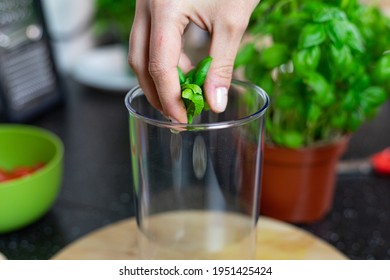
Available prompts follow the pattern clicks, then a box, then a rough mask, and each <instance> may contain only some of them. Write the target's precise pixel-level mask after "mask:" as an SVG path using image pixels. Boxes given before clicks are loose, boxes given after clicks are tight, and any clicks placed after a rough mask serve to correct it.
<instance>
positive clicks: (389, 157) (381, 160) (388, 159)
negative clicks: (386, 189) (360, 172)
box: [371, 147, 390, 175]
mask: <svg viewBox="0 0 390 280" xmlns="http://www.w3.org/2000/svg"><path fill="white" fill-rule="evenodd" d="M371 162H372V166H373V168H374V170H375V171H376V172H378V173H380V174H387V175H390V147H389V148H386V149H384V150H383V151H381V152H379V153H376V154H374V155H373V156H372V157H371Z"/></svg>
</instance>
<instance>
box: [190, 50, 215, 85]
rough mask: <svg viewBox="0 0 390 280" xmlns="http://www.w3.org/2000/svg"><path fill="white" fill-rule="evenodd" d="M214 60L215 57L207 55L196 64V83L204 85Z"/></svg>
mask: <svg viewBox="0 0 390 280" xmlns="http://www.w3.org/2000/svg"><path fill="white" fill-rule="evenodd" d="M212 61H213V59H212V58H211V56H207V57H206V58H204V59H202V60H201V61H200V62H199V63H198V64H197V65H196V67H195V74H194V80H193V82H194V84H197V85H198V86H200V87H201V86H203V84H204V81H205V80H206V76H207V73H208V72H209V69H210V66H211V62H212Z"/></svg>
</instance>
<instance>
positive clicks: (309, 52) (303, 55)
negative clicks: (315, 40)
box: [293, 46, 321, 74]
mask: <svg viewBox="0 0 390 280" xmlns="http://www.w3.org/2000/svg"><path fill="white" fill-rule="evenodd" d="M320 58H321V49H320V47H319V46H314V47H310V48H305V49H302V50H300V51H298V52H296V53H294V54H293V64H294V70H295V71H297V72H298V73H301V74H305V73H307V72H308V71H313V70H315V69H316V68H317V66H318V63H319V62H320Z"/></svg>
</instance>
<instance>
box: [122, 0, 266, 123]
mask: <svg viewBox="0 0 390 280" xmlns="http://www.w3.org/2000/svg"><path fill="white" fill-rule="evenodd" d="M258 3H259V0H186V1H182V0H137V3H136V14H135V18H134V22H133V27H132V31H131V34H130V49H129V64H130V66H131V67H132V68H133V70H134V73H135V74H136V76H137V78H138V81H139V83H140V86H141V88H142V89H143V91H144V93H145V95H146V97H147V99H148V101H149V102H150V103H151V104H152V106H154V107H155V108H156V109H158V110H159V111H160V112H162V113H163V114H164V115H165V116H166V117H167V118H169V119H170V120H171V121H173V122H180V123H186V122H187V116H186V110H185V107H184V104H183V102H182V100H181V89H180V83H179V78H178V72H177V66H179V67H180V68H181V69H183V71H185V72H186V71H189V70H190V69H191V68H192V66H191V62H190V60H189V58H188V57H187V55H186V54H185V53H184V52H183V35H184V32H185V29H186V27H187V25H188V24H189V23H190V22H193V23H195V24H196V25H198V26H199V27H200V28H202V29H204V30H207V31H208V32H209V33H210V36H211V42H210V50H209V55H210V56H211V57H213V63H212V64H211V68H210V70H209V73H208V75H207V78H206V81H205V83H204V90H205V94H206V99H207V102H208V103H209V105H210V109H211V110H213V111H215V112H222V111H224V110H225V108H226V104H227V92H228V88H229V85H230V82H231V78H232V73H233V65H234V60H235V57H236V54H237V51H238V48H239V45H240V41H241V38H242V36H243V34H244V32H245V30H246V27H247V25H248V21H249V18H250V15H251V13H252V12H253V10H254V8H255V7H256V5H257V4H258Z"/></svg>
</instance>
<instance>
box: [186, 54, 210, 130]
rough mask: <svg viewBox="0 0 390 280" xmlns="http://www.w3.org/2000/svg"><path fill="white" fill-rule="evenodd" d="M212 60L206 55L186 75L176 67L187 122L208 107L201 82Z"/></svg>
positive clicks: (190, 121) (204, 78) (202, 82)
mask: <svg viewBox="0 0 390 280" xmlns="http://www.w3.org/2000/svg"><path fill="white" fill-rule="evenodd" d="M212 61H213V59H212V57H210V56H207V57H206V58H204V59H202V60H201V61H200V62H199V63H198V64H197V65H196V67H195V68H194V69H192V70H191V71H189V72H188V73H187V74H186V75H184V73H183V71H182V70H181V69H180V67H178V72H179V80H180V85H181V91H182V93H181V97H182V99H183V102H184V105H185V107H186V110H187V121H188V123H189V124H191V123H192V121H193V119H194V117H195V116H198V115H200V114H201V113H202V111H203V110H208V109H209V106H208V104H207V101H206V98H205V96H204V94H203V84H204V81H205V80H206V76H207V73H208V72H209V69H210V66H211V62H212Z"/></svg>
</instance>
